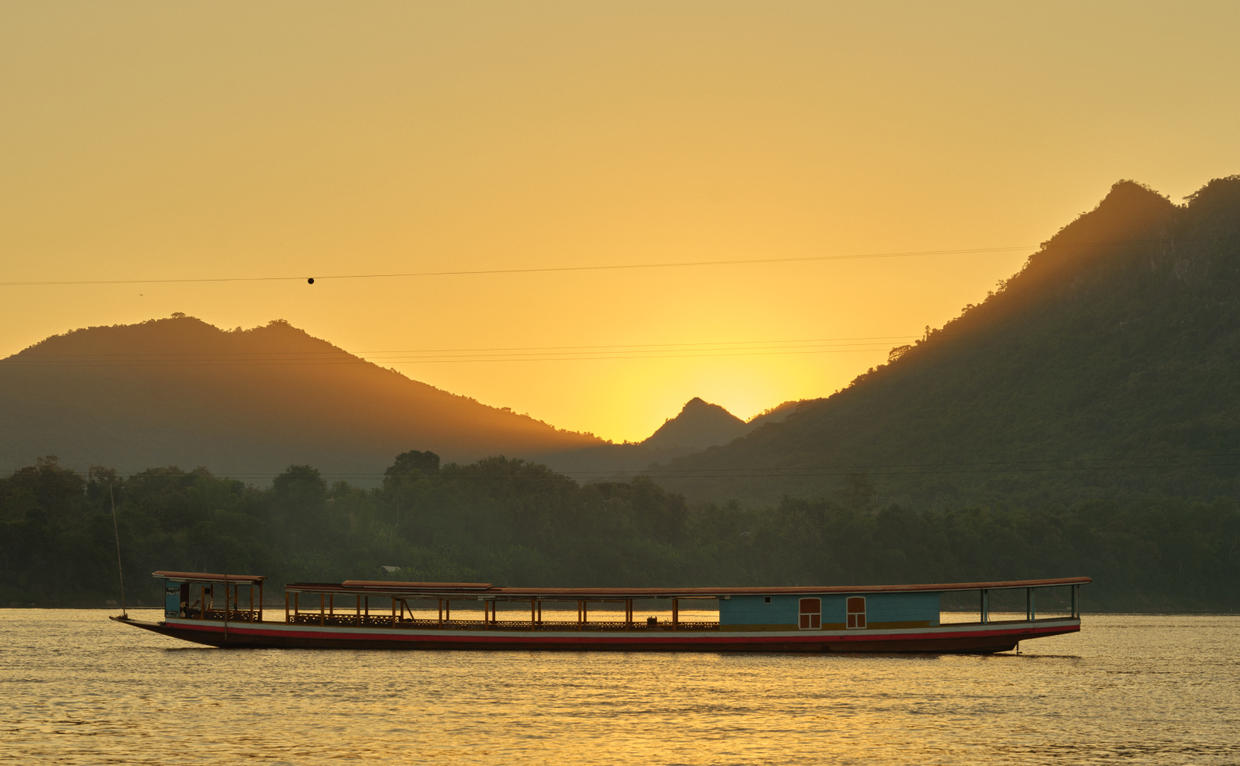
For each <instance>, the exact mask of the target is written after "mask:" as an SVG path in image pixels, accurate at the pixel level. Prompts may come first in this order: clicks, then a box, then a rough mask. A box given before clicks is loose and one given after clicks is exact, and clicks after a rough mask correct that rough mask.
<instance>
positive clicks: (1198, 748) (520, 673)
mask: <svg viewBox="0 0 1240 766" xmlns="http://www.w3.org/2000/svg"><path fill="white" fill-rule="evenodd" d="M106 614H107V613H105V612H101V611H70V610H12V609H10V610H3V612H0V625H2V626H3V627H2V628H0V647H2V650H0V688H2V689H3V691H4V696H5V699H4V703H3V705H0V730H2V731H3V734H4V736H3V737H0V762H15V763H67V764H94V763H101V762H109V761H110V762H117V763H151V764H154V763H206V764H225V763H239V762H241V763H244V762H262V763H277V764H278V763H289V764H307V763H309V764H313V763H329V762H331V763H335V762H338V761H341V760H344V761H349V760H352V761H354V762H359V763H360V762H370V761H382V762H386V763H444V764H448V763H451V764H457V763H486V764H491V763H531V762H537V763H582V764H612V763H617V762H632V763H683V764H715V763H775V764H785V763H786V764H793V763H797V764H803V763H823V762H840V763H850V762H852V763H858V762H862V761H864V762H866V763H962V762H974V763H976V762H986V763H1045V762H1061V763H1109V762H1117V763H1118V762H1123V763H1132V762H1157V763H1177V762H1183V763H1190V762H1191V763H1235V762H1238V761H1240V744H1237V741H1236V740H1237V738H1236V736H1235V732H1237V731H1240V694H1238V693H1237V689H1240V630H1238V629H1240V617H1235V616H1224V617H1217V616H1181V617H1174V616H1173V617H1166V616H1159V617H1144V616H1091V615H1087V616H1086V618H1085V628H1084V631H1083V632H1082V633H1080V634H1076V635H1070V636H1060V637H1055V638H1049V639H1041V640H1037V641H1032V642H1027V643H1026V644H1024V645H1023V646H1022V647H1021V648H1022V652H1023V653H1022V654H1021V655H1020V656H1017V655H1015V654H1004V655H994V656H951V655H945V656H933V655H913V656H858V655H820V656H801V655H776V654H732V655H729V654H671V653H615V654H613V653H580V652H566V653H535V652H456V651H453V652H446V651H445V652H416V651H410V652H390V651H335V652H332V651H318V652H315V651H299V650H284V651H281V650H228V651H225V650H218V649H208V648H197V647H193V646H192V645H189V644H184V643H180V642H177V641H175V640H173V639H168V638H164V637H161V636H157V635H154V634H150V633H146V632H141V631H137V630H134V629H132V628H126V627H125V626H122V625H115V624H113V623H110V622H108V621H107V620H106ZM134 616H135V617H140V618H142V619H154V618H156V617H157V614H156V613H153V612H151V613H139V612H137V611H135V612H134Z"/></svg>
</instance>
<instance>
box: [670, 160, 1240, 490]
mask: <svg viewBox="0 0 1240 766" xmlns="http://www.w3.org/2000/svg"><path fill="white" fill-rule="evenodd" d="M859 472H863V473H866V474H868V475H869V476H870V477H871V479H872V480H873V482H874V485H875V489H876V491H877V492H878V495H879V497H880V499H881V500H882V502H884V503H893V502H894V503H900V504H902V505H906V506H911V507H919V508H923V507H924V508H936V509H940V510H944V511H946V510H949V509H952V508H958V507H961V506H974V505H976V506H982V507H987V508H996V509H998V508H1004V509H1014V510H1018V509H1020V508H1026V507H1028V508H1049V507H1054V506H1056V505H1061V504H1068V505H1073V506H1075V505H1079V504H1081V503H1085V502H1089V501H1093V500H1097V501H1100V502H1104V503H1106V502H1121V503H1123V504H1124V505H1125V507H1131V505H1132V504H1134V503H1136V504H1149V503H1163V502H1164V498H1168V499H1169V500H1167V501H1166V502H1171V503H1173V504H1174V503H1176V502H1177V501H1178V500H1179V499H1192V500H1198V501H1201V502H1205V503H1210V502H1212V501H1213V500H1214V499H1215V498H1224V499H1231V500H1235V499H1236V498H1237V497H1240V177H1234V178H1229V179H1220V180H1216V181H1213V182H1211V183H1210V184H1209V185H1207V186H1206V187H1204V188H1203V189H1201V190H1200V191H1199V192H1197V194H1195V195H1194V196H1193V198H1192V199H1191V201H1190V202H1189V204H1187V205H1185V206H1176V205H1173V204H1172V203H1171V202H1170V201H1168V200H1166V199H1164V198H1162V197H1161V196H1159V195H1157V194H1155V193H1154V192H1152V191H1150V190H1148V189H1146V188H1144V187H1141V186H1139V185H1137V184H1134V183H1131V182H1124V183H1120V184H1117V185H1116V186H1115V187H1114V188H1113V189H1112V190H1111V193H1110V194H1109V195H1108V196H1107V198H1106V199H1105V200H1104V201H1103V202H1102V204H1101V205H1099V206H1098V208H1097V209H1095V210H1093V211H1091V212H1089V213H1086V214H1085V215H1083V216H1081V217H1080V218H1079V219H1078V220H1076V221H1074V222H1073V223H1071V224H1069V225H1068V226H1066V227H1064V229H1063V230H1062V231H1060V232H1059V233H1058V234H1057V235H1056V236H1054V237H1053V238H1051V239H1050V240H1049V241H1048V242H1046V243H1045V244H1044V245H1043V246H1042V249H1041V250H1039V251H1038V252H1037V253H1034V254H1033V255H1032V256H1031V257H1030V258H1029V261H1028V263H1027V265H1026V266H1025V268H1024V269H1023V270H1022V271H1021V272H1020V273H1018V274H1016V275H1014V276H1013V277H1012V278H1011V279H1009V280H1007V281H1005V282H1003V283H1001V284H1000V285H999V286H998V288H997V289H996V290H995V291H994V293H993V294H992V295H991V296H990V297H989V298H988V299H987V300H986V301H984V302H983V303H981V304H980V305H977V306H969V307H966V309H965V311H964V312H963V313H962V314H961V315H960V316H959V317H958V318H956V319H955V320H953V321H951V322H948V323H947V324H946V325H945V326H943V327H942V328H940V329H937V330H932V329H930V328H926V333H925V335H924V337H923V338H922V339H921V340H920V341H919V342H918V343H916V344H913V345H911V346H908V347H902V348H899V349H895V350H893V352H892V354H891V359H890V362H889V363H888V364H886V365H883V366H881V367H878V368H876V369H873V370H871V371H869V372H868V373H866V374H865V375H862V376H861V377H860V378H858V379H857V380H856V381H855V382H854V383H853V384H852V385H851V386H849V387H848V388H847V389H845V390H844V391H841V392H839V393H838V394H836V395H834V396H832V397H830V398H828V399H823V400H817V401H814V402H808V403H805V404H803V405H802V406H800V407H799V408H798V409H797V411H796V412H794V413H793V414H792V415H790V416H789V417H788V418H787V419H786V420H784V421H783V422H782V423H772V424H769V425H766V426H764V427H762V428H759V429H757V430H756V431H754V432H753V433H752V434H750V435H749V436H747V437H745V438H743V439H740V440H738V441H736V442H733V443H732V444H730V445H727V446H725V447H720V448H718V449H715V450H709V451H706V452H703V453H701V454H698V455H694V456H691V457H687V458H683V459H681V460H679V461H675V462H673V463H672V464H671V465H669V466H666V467H664V469H662V470H660V471H658V472H656V473H655V474H654V475H655V476H656V477H657V478H658V480H659V482H660V483H661V484H662V485H664V486H666V487H668V488H669V489H672V490H674V491H677V492H681V493H683V494H685V495H686V496H688V497H690V498H694V499H706V500H715V501H720V502H723V501H727V500H729V499H738V500H741V501H742V502H752V503H760V504H771V503H773V502H776V501H778V499H779V498H780V497H782V496H784V495H793V496H801V497H809V498H813V497H819V496H822V495H823V494H824V493H829V492H830V491H831V488H832V486H833V485H835V484H838V483H839V482H840V481H841V480H842V479H843V478H844V477H846V476H847V475H848V474H850V473H859Z"/></svg>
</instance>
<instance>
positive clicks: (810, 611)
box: [800, 598, 822, 630]
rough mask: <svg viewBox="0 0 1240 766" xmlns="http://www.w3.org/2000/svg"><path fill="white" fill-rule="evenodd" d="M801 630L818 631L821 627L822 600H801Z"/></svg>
mask: <svg viewBox="0 0 1240 766" xmlns="http://www.w3.org/2000/svg"><path fill="white" fill-rule="evenodd" d="M800 612H801V630H818V629H819V628H821V627H822V599H820V598H803V599H801V608H800Z"/></svg>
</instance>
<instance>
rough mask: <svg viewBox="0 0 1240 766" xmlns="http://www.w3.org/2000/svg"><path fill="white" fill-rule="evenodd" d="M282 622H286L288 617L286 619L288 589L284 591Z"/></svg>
mask: <svg viewBox="0 0 1240 766" xmlns="http://www.w3.org/2000/svg"><path fill="white" fill-rule="evenodd" d="M260 616H261V615H260ZM284 622H286V623H287V622H289V619H288V591H284Z"/></svg>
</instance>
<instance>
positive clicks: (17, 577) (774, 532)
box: [0, 451, 1240, 611]
mask: <svg viewBox="0 0 1240 766" xmlns="http://www.w3.org/2000/svg"><path fill="white" fill-rule="evenodd" d="M853 490H854V492H853V494H852V495H850V496H849V495H845V496H841V497H840V498H836V499H821V500H814V501H806V500H794V499H790V498H786V499H784V500H782V501H780V502H778V503H775V504H773V505H771V506H768V507H760V508H749V509H747V508H742V507H740V506H739V505H736V504H735V503H730V504H726V505H722V506H719V505H709V504H708V505H701V506H690V505H689V504H687V503H686V502H685V500H684V499H683V498H682V497H680V496H678V495H674V494H671V493H669V492H667V491H666V490H663V489H661V488H660V487H658V486H657V485H656V484H654V483H652V482H651V481H649V480H648V479H643V478H637V479H632V480H630V481H624V482H600V483H593V484H586V485H581V484H578V483H577V482H575V481H573V480H572V479H570V478H568V477H565V476H562V475H559V474H556V473H554V472H552V471H550V470H549V469H547V468H545V467H543V466H540V465H536V464H532V463H527V462H524V461H520V460H509V459H506V458H488V459H485V460H482V461H479V462H477V463H473V464H469V465H457V464H446V465H441V464H440V462H439V458H438V456H437V455H435V454H434V453H429V452H418V451H411V452H406V453H403V454H401V455H399V456H397V457H396V459H395V460H394V462H393V463H392V465H391V466H390V467H389V469H388V470H387V472H386V474H385V476H384V480H383V486H382V487H380V488H377V489H359V488H357V487H354V486H352V485H350V484H347V483H345V482H336V483H334V484H329V483H328V482H326V481H324V479H323V478H322V476H321V475H320V474H319V472H318V471H317V470H316V469H314V468H312V467H310V466H304V465H299V466H290V467H289V468H288V469H287V470H286V471H284V472H283V473H281V474H280V475H279V476H277V477H276V479H275V481H274V482H272V485H271V487H270V488H266V489H260V488H257V487H253V486H249V485H246V484H244V483H242V482H240V481H237V480H235V479H226V478H220V477H216V476H213V475H211V474H210V473H209V472H207V471H206V470H203V469H198V470H194V471H182V470H180V469H176V468H160V469H150V470H147V471H142V472H140V473H137V474H134V475H132V476H129V477H121V476H118V475H117V474H116V473H115V472H113V471H111V470H107V469H95V470H93V471H91V472H90V473H89V474H88V475H86V476H82V475H79V474H77V473H76V472H74V471H71V470H68V469H66V468H64V467H62V466H60V465H59V464H58V463H57V462H56V461H55V460H52V459H44V460H41V461H39V462H37V463H36V464H35V465H32V466H27V467H25V468H22V469H20V470H19V471H17V472H15V473H14V474H12V475H11V476H9V477H7V478H4V479H0V606H25V605H39V606H97V605H101V604H103V603H105V602H108V601H115V600H119V585H118V581H117V570H116V561H115V546H114V538H113V531H112V516H111V506H112V502H113V501H115V504H116V510H117V517H118V519H119V528H120V537H121V541H122V550H123V561H124V571H125V573H126V577H127V580H126V582H127V588H128V594H129V604H128V605H129V606H134V605H135V604H136V603H144V604H147V605H154V604H158V603H159V598H160V593H159V590H158V587H157V584H156V583H155V582H154V581H153V579H152V578H150V577H149V573H150V572H152V571H154V570H156V569H168V568H174V569H181V570H191V571H192V570H207V571H228V572H234V573H244V574H266V575H268V576H269V577H270V582H271V584H272V586H273V588H274V587H278V586H279V585H281V584H283V583H285V582H289V581H319V582H321V581H331V580H343V579H349V578H371V579H403V580H432V581H433V580H437V581H485V582H495V583H498V584H505V585H530V586H554V585H565V584H569V585H582V586H589V585H613V586H615V585H625V586H642V585H652V586H653V585H661V586H667V585H672V584H679V585H685V586H691V585H706V586H709V585H773V584H780V585H796V584H804V585H808V584H850V583H852V584H860V583H880V582H886V583H901V582H925V581H971V580H986V579H1005V578H1017V577H1050V576H1064V575H1074V574H1082V573H1087V574H1089V575H1091V576H1093V577H1094V578H1095V580H1096V581H1095V583H1094V584H1093V585H1091V586H1089V588H1087V589H1086V598H1087V599H1088V604H1089V607H1090V608H1093V609H1107V608H1109V609H1148V610H1168V611H1184V610H1194V609H1211V610H1236V609H1240V590H1237V589H1236V588H1235V587H1234V586H1235V584H1236V583H1237V582H1240V508H1237V505H1236V504H1235V503H1234V502H1231V503H1228V502H1222V501H1219V502H1215V503H1193V502H1187V501H1182V502H1175V503H1161V504H1151V505H1134V504H1121V503H1115V502H1103V501H1094V502H1089V503H1082V504H1080V505H1076V506H1073V507H1062V508H1049V509H1043V510H1038V511H1021V512H1013V511H999V510H994V509H980V508H961V509H953V510H949V511H927V510H924V509H914V508H907V507H903V506H899V505H887V506H881V507H880V506H878V505H875V504H874V499H873V495H872V494H869V493H867V488H866V487H865V485H864V481H860V480H858V481H857V482H855V483H854V487H853ZM270 592H272V593H275V592H278V591H275V590H274V589H273V590H272V591H270Z"/></svg>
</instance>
